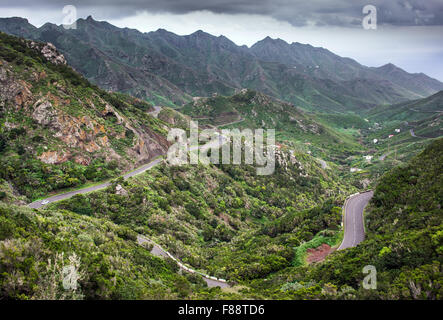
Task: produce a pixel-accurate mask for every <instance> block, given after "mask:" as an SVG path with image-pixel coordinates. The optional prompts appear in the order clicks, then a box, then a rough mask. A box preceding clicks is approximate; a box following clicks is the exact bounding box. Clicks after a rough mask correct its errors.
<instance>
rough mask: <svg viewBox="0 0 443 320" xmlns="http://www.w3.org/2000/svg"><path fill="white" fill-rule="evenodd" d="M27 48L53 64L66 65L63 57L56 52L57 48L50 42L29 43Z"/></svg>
mask: <svg viewBox="0 0 443 320" xmlns="http://www.w3.org/2000/svg"><path fill="white" fill-rule="evenodd" d="M29 47H31V48H33V49H36V50H38V51H40V53H41V54H42V55H43V56H44V57H45V58H46V59H47V60H48V61H50V62H52V63H53V64H66V59H65V56H64V55H62V54H61V53H60V52H58V50H57V48H56V47H55V46H54V45H53V44H52V43H50V42H48V43H46V44H43V43H38V42H34V41H31V42H29Z"/></svg>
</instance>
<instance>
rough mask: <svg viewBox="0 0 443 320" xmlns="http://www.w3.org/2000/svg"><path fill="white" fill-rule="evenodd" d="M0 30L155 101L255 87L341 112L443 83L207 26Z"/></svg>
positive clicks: (103, 82)
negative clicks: (239, 38)
mask: <svg viewBox="0 0 443 320" xmlns="http://www.w3.org/2000/svg"><path fill="white" fill-rule="evenodd" d="M0 30H4V31H6V32H9V33H13V34H16V35H19V36H24V37H27V38H31V39H36V40H41V41H45V42H48V41H49V42H51V43H54V44H55V45H56V46H57V48H59V49H60V50H61V51H62V53H63V54H64V55H65V56H66V57H67V60H68V62H69V63H70V64H71V65H72V66H73V67H74V68H75V69H76V70H78V71H79V72H81V73H82V74H83V75H85V76H86V77H87V78H88V79H89V80H90V81H92V82H94V83H96V84H97V85H99V86H101V87H103V88H105V89H109V90H115V91H121V92H128V93H131V94H133V95H135V96H137V97H139V98H145V99H148V100H149V101H152V102H155V103H156V104H166V105H172V104H183V103H186V102H188V101H189V100H190V96H208V95H211V94H212V93H215V92H217V93H220V94H224V95H228V94H233V93H234V90H235V89H239V88H251V89H255V90H258V91H261V92H264V93H266V94H268V95H272V96H274V97H277V98H280V99H283V100H286V101H289V102H291V103H294V104H296V105H298V106H301V107H303V108H307V109H313V110H322V111H324V112H343V111H348V110H353V111H357V110H359V109H361V108H369V107H372V106H375V105H377V104H386V103H396V102H401V101H405V100H408V99H416V98H421V97H424V96H426V95H429V94H432V93H434V92H435V91H436V89H440V90H441V89H443V84H441V83H440V82H438V81H436V80H432V79H430V78H427V77H425V76H423V75H410V74H407V73H405V72H403V73H402V74H401V81H400V80H399V81H397V79H396V77H395V76H393V75H392V74H388V73H386V72H385V71H384V70H383V69H381V71H380V74H378V71H377V70H374V69H371V68H367V67H364V66H361V65H359V64H358V63H357V62H355V61H353V60H351V59H348V58H341V57H339V56H336V55H334V54H333V53H331V52H329V51H327V50H325V49H322V48H314V47H312V46H309V45H301V44H298V43H295V44H291V45H289V44H287V43H286V42H284V41H282V40H273V39H270V38H266V39H265V40H263V41H261V42H259V43H257V44H256V45H254V46H253V47H252V48H251V49H248V48H247V47H245V46H241V47H240V46H237V45H235V44H234V43H233V42H232V41H230V40H229V39H227V38H226V37H223V36H220V37H214V36H212V35H209V34H207V33H205V32H202V31H197V32H195V33H193V34H191V35H188V36H178V35H175V34H173V33H171V32H167V31H165V30H161V29H160V30H157V31H155V32H149V33H141V32H138V31H137V30H131V29H127V28H124V29H120V28H117V27H115V26H112V25H110V24H109V23H107V22H98V21H95V20H94V19H92V18H91V17H88V18H87V19H79V20H78V21H77V29H76V30H65V29H64V28H63V27H62V26H56V25H53V24H45V25H44V26H42V27H40V28H35V27H33V26H32V25H30V24H29V23H28V22H27V21H26V20H24V19H18V18H9V19H8V18H7V19H0ZM85 61H86V63H85ZM294 67H296V68H294ZM405 74H406V76H405ZM384 75H386V77H384ZM417 77H418V78H419V79H416V78H417Z"/></svg>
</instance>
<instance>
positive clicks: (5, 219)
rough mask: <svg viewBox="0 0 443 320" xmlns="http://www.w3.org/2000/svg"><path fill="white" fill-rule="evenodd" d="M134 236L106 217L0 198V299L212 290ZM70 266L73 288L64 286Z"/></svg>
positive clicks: (168, 295) (158, 295) (173, 295)
mask: <svg viewBox="0 0 443 320" xmlns="http://www.w3.org/2000/svg"><path fill="white" fill-rule="evenodd" d="M135 240H136V234H135V233H134V232H133V231H131V230H130V229H129V228H127V227H122V226H118V225H115V224H113V223H111V222H110V221H108V220H105V219H96V218H92V217H87V216H84V215H78V214H74V213H72V212H68V211H52V210H45V211H40V212H39V211H37V210H31V209H29V208H24V207H17V206H13V205H12V206H11V205H5V204H3V203H0V299H182V298H187V297H191V296H192V295H193V294H194V293H196V292H200V291H205V290H206V291H207V290H208V289H207V287H206V284H205V283H204V282H203V280H202V279H201V278H198V277H194V276H192V275H189V274H183V275H180V274H178V273H177V271H178V266H177V265H176V263H175V262H173V261H172V260H168V259H167V260H163V259H161V258H158V257H154V256H152V255H151V254H150V253H149V251H148V250H147V249H145V248H143V247H141V246H138V245H137V244H136V241H135ZM71 266H72V267H74V268H75V270H76V273H77V275H78V276H79V278H78V281H77V283H78V287H77V289H76V290H75V291H73V290H71V289H68V290H66V289H65V288H64V285H65V286H66V284H71V280H69V278H68V274H67V273H64V267H71Z"/></svg>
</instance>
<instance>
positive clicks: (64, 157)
mask: <svg viewBox="0 0 443 320" xmlns="http://www.w3.org/2000/svg"><path fill="white" fill-rule="evenodd" d="M69 157H70V154H69V153H59V152H57V151H46V152H43V153H42V154H41V155H40V156H39V157H38V158H39V159H40V160H41V161H42V162H44V163H47V164H60V163H63V162H66V161H68V159H69Z"/></svg>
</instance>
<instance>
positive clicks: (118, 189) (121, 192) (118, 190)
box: [115, 184, 128, 196]
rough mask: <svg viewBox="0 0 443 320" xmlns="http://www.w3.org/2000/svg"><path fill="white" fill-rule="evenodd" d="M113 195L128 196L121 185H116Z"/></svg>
mask: <svg viewBox="0 0 443 320" xmlns="http://www.w3.org/2000/svg"><path fill="white" fill-rule="evenodd" d="M115 194H118V195H121V196H127V195H128V191H126V189H124V188H123V187H122V186H121V185H119V184H118V185H117V186H116V187H115Z"/></svg>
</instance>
